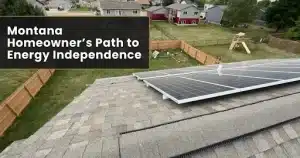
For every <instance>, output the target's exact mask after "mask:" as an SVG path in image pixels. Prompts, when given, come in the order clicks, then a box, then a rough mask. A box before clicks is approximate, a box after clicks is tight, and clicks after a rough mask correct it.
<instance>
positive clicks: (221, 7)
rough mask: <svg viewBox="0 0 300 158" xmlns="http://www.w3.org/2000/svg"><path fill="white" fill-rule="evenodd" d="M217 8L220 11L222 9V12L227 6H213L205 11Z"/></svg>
mask: <svg viewBox="0 0 300 158" xmlns="http://www.w3.org/2000/svg"><path fill="white" fill-rule="evenodd" d="M216 7H219V8H220V9H222V10H223V11H224V10H225V9H226V8H227V7H228V6H227V5H215V6H213V7H210V8H208V9H207V10H210V9H213V8H216Z"/></svg>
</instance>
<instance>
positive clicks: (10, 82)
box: [0, 69, 36, 102]
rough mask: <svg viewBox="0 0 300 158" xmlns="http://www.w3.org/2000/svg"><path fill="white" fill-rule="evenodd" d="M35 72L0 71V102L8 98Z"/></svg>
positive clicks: (26, 70) (27, 70) (25, 70)
mask: <svg viewBox="0 0 300 158" xmlns="http://www.w3.org/2000/svg"><path fill="white" fill-rule="evenodd" d="M35 71H36V70H29V69H24V70H15V69H11V70H0V102H1V101H3V100H4V99H5V98H6V97H8V96H9V95H10V94H11V93H12V92H14V91H15V90H16V88H18V87H19V86H20V85H21V84H22V83H24V82H25V81H26V80H27V79H28V78H29V77H30V76H31V75H32V74H33V73H34V72H35Z"/></svg>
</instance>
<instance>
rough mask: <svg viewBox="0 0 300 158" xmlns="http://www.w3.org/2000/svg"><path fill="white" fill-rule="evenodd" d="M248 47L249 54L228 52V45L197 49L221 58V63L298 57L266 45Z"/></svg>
mask: <svg viewBox="0 0 300 158" xmlns="http://www.w3.org/2000/svg"><path fill="white" fill-rule="evenodd" d="M248 47H249V49H250V51H251V54H247V52H246V51H245V50H244V49H243V48H239V49H238V50H233V51H232V52H231V51H229V45H218V46H205V47H197V48H198V49H200V50H202V51H204V52H205V53H207V54H210V55H213V56H215V57H217V56H219V57H221V61H222V62H236V61H244V60H255V59H267V58H292V57H299V56H297V55H295V54H292V53H287V52H285V51H282V50H279V49H275V48H271V47H269V46H268V45H266V44H248Z"/></svg>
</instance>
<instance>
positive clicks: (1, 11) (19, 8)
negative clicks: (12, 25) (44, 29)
mask: <svg viewBox="0 0 300 158" xmlns="http://www.w3.org/2000/svg"><path fill="white" fill-rule="evenodd" d="M0 15H2V16H29V15H35V16H43V15H44V12H43V10H42V9H41V8H38V7H37V6H33V5H32V4H29V3H28V2H27V1H26V0H4V1H2V3H1V5H0Z"/></svg>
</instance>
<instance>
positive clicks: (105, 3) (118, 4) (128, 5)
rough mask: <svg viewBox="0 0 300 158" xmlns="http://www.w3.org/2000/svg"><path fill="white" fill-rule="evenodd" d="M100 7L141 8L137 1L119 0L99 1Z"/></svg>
mask: <svg viewBox="0 0 300 158" xmlns="http://www.w3.org/2000/svg"><path fill="white" fill-rule="evenodd" d="M100 8H102V9H141V5H140V4H138V3H137V2H120V1H107V0H103V1H100Z"/></svg>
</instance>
